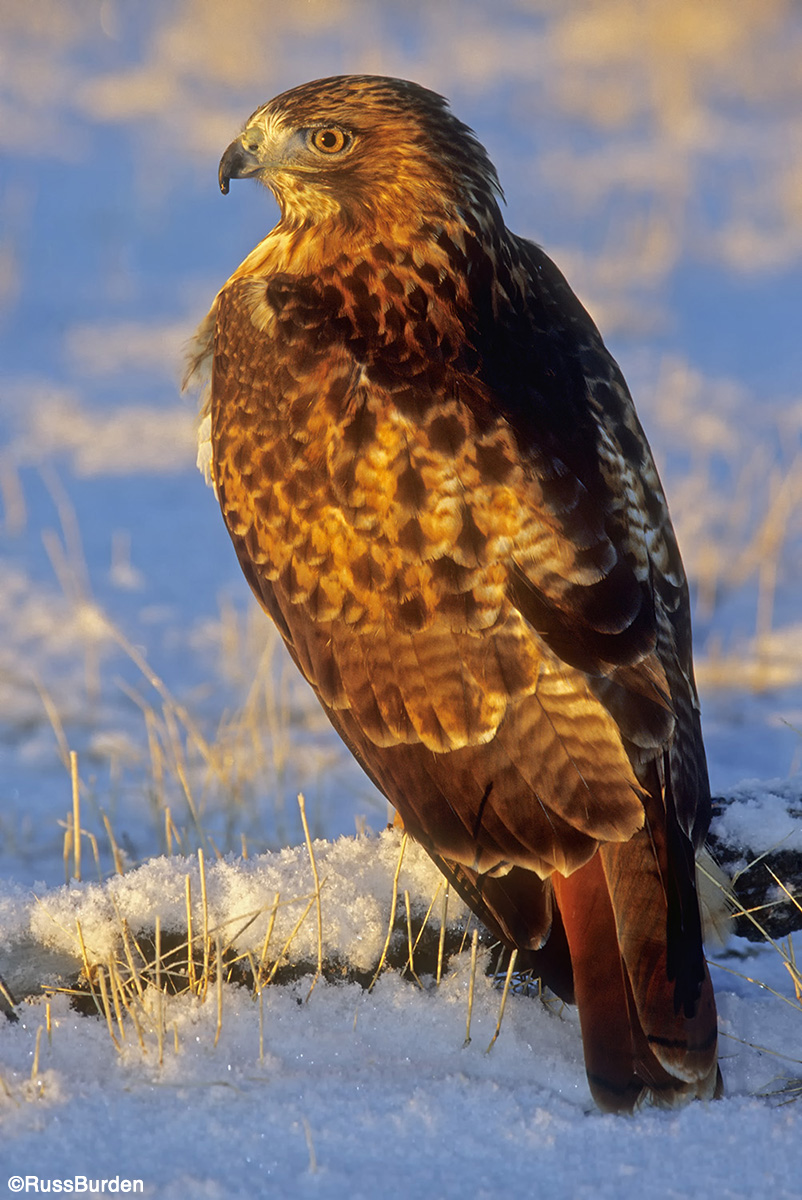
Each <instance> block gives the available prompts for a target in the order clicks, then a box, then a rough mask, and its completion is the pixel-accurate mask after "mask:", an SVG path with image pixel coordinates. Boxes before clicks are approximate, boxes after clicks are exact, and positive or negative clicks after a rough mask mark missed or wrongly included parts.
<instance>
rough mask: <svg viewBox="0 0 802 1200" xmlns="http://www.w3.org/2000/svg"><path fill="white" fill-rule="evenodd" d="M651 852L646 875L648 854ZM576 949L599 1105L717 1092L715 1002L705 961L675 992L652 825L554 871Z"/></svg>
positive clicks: (661, 1101)
mask: <svg viewBox="0 0 802 1200" xmlns="http://www.w3.org/2000/svg"><path fill="white" fill-rule="evenodd" d="M650 856H651V867H650V869H649V870H647V871H646V873H645V874H644V872H643V863H644V861H648V859H649V857H650ZM552 883H553V885H554V891H555V896H556V899H557V903H558V905H559V908H560V912H561V914H562V921H563V924H564V926H565V932H566V935H567V939H568V945H569V947H570V951H571V960H572V964H573V972H574V986H575V992H576V1002H577V1005H578V1008H579V1018H580V1024H581V1027H582V1040H583V1043H584V1049H585V1064H586V1067H587V1073H588V1081H589V1083H590V1087H591V1091H592V1093H593V1097H594V1099H595V1101H596V1103H597V1104H598V1106H599V1107H600V1108H601V1109H603V1110H605V1111H608V1112H631V1111H632V1110H633V1109H635V1108H636V1107H638V1106H640V1105H641V1104H644V1103H651V1104H655V1105H658V1106H661V1107H668V1108H670V1107H675V1106H678V1105H680V1104H684V1103H685V1102H686V1101H688V1100H691V1099H694V1098H697V1097H698V1098H700V1099H712V1098H713V1097H714V1096H715V1095H717V1094H718V1093H719V1091H720V1086H721V1085H720V1076H719V1074H718V1068H717V1064H716V1010H715V1002H714V998H713V989H712V985H711V983H710V977H709V975H708V973H707V968H706V966H705V964H704V959H703V957H702V951H701V938H700V937H699V938H698V939H696V940H697V941H698V948H697V946H696V945H695V944H694V940H693V939H691V940H690V944H689V945H688V947H686V950H687V953H689V954H690V956H691V960H692V965H691V968H690V970H691V972H695V971H696V969H697V968H696V965H695V961H693V960H695V958H696V955H697V950H698V956H699V959H700V962H701V967H700V978H699V983H698V988H697V989H696V995H695V997H694V999H693V1000H691V999H690V996H689V994H688V992H687V989H686V994H685V995H683V996H681V997H678V994H677V987H676V981H675V980H673V979H670V978H669V975H668V966H667V958H668V951H667V926H668V911H667V900H666V894H665V890H664V887H663V879H662V876H661V873H660V871H659V869H658V867H657V865H656V862H655V855H654V850H653V847H652V845H651V842H650V840H649V835H648V832H647V831H643V832H642V833H639V834H636V836H635V837H634V838H632V839H631V841H630V842H627V843H625V844H623V845H620V846H612V845H607V846H603V847H601V848H600V851H599V853H598V854H597V855H595V856H594V858H592V859H591V860H590V862H588V863H587V864H586V865H585V866H584V867H581V868H580V869H579V870H578V871H575V872H574V873H573V874H572V875H570V876H569V877H567V878H566V877H564V876H558V875H553V876H552Z"/></svg>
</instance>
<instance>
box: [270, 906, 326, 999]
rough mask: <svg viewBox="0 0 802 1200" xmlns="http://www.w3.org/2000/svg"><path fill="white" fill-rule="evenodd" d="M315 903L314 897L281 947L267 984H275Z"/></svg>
mask: <svg viewBox="0 0 802 1200" xmlns="http://www.w3.org/2000/svg"><path fill="white" fill-rule="evenodd" d="M314 903H315V897H314V896H312V898H311V900H310V901H309V903H308V904H307V906H306V908H305V909H304V911H303V912H302V913H301V915H300V917H299V918H298V920H297V921H296V922H295V924H294V926H293V928H292V932H291V933H290V936H289V937H288V938H287V940H286V942H285V943H284V945H283V946H282V947H281V950H280V952H279V956H278V958H277V959H276V961H275V962H274V963H273V967H272V969H271V971H270V974H269V975H268V977H267V982H268V983H272V982H273V980H274V979H275V976H276V971H278V969H279V967H280V966H281V963H282V961H283V959H284V956H285V954H286V953H287V951H288V950H289V948H290V946H291V945H292V943H293V941H294V940H295V935H296V934H297V932H298V930H299V929H300V928H301V926H302V925H303V923H304V921H305V920H306V918H307V916H308V914H309V912H310V911H311V908H312V905H313V904H314Z"/></svg>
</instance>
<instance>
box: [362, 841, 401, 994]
mask: <svg viewBox="0 0 802 1200" xmlns="http://www.w3.org/2000/svg"><path fill="white" fill-rule="evenodd" d="M408 836H409V835H408V834H407V833H405V834H404V835H403V836H402V838H401V848H400V850H399V851H398V862H397V863H396V867H395V874H394V875H393V894H392V898H391V900H390V920H389V922H388V925H387V937H386V938H385V939H384V946H383V947H382V952H381V956H380V958H379V965H378V966H377V968H376V973H375V974H374V976H373V978H372V979H371V981H370V985H369V987H368V993H370V992H372V991H373V988H374V986H375V984H376V980H377V979H378V978H379V975H380V974H381V971H382V967H383V966H384V962H385V959H386V958H387V951H388V950H389V949H390V940H391V938H392V936H393V928H394V927H395V909H396V904H397V903H398V877H399V875H400V874H401V863H402V862H403V861H404V851H405V850H406V848H407V838H408Z"/></svg>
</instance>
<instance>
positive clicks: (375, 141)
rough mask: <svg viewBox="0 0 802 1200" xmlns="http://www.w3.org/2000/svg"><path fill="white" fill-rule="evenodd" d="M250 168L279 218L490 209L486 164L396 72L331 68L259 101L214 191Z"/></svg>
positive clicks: (468, 138)
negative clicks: (333, 71)
mask: <svg viewBox="0 0 802 1200" xmlns="http://www.w3.org/2000/svg"><path fill="white" fill-rule="evenodd" d="M251 176H255V177H256V178H258V179H260V180H261V181H262V182H263V183H265V184H266V185H267V186H268V187H269V188H270V189H271V191H272V192H273V193H274V195H275V197H276V199H277V201H278V203H279V205H280V207H281V210H282V215H283V217H284V219H285V220H286V221H289V222H291V223H292V224H310V223H314V222H316V221H319V220H321V219H324V218H326V217H328V216H335V217H336V216H339V217H342V218H343V219H344V220H346V221H347V222H348V223H349V224H355V225H360V224H363V223H368V224H371V223H372V218H373V219H375V217H376V215H377V214H378V213H382V214H383V215H384V218H385V219H386V215H387V214H388V213H393V214H395V215H396V216H397V218H398V219H399V220H404V218H406V217H409V216H415V217H417V216H421V217H424V218H425V217H426V216H432V215H436V214H437V215H439V214H441V213H442V212H443V210H444V209H445V211H446V212H447V214H448V215H449V216H450V217H452V218H453V217H454V216H455V215H457V214H458V213H459V211H460V210H461V209H470V210H472V211H474V212H475V211H477V210H483V209H486V208H487V206H488V205H489V206H492V207H495V204H496V201H495V194H500V187H499V183H498V178H497V176H496V172H495V169H494V167H493V164H492V163H491V162H490V159H489V158H488V156H487V153H486V152H485V150H484V148H483V147H482V146H481V145H480V143H479V142H478V141H477V139H476V136H475V135H474V134H473V132H472V131H471V130H470V129H469V128H468V126H467V125H463V123H462V122H461V121H458V120H457V118H456V117H455V116H454V115H453V113H451V111H450V110H449V108H448V105H447V103H446V101H445V100H444V99H443V97H442V96H438V95H437V94H436V93H435V92H430V91H428V90H427V89H426V88H423V87H420V85H419V84H416V83H409V82H407V81H406V80H403V79H386V78H383V77H382V76H374V75H339V76H334V77H332V78H330V79H320V80H316V81H315V82H313V83H307V84H304V85H303V86H301V87H297V88H293V89H292V90H291V91H289V92H284V93H282V95H280V96H277V97H276V98H275V99H274V100H271V101H270V102H269V103H268V104H265V105H263V106H262V107H261V108H258V109H257V110H256V112H255V113H254V114H253V115H252V116H251V117H250V118H249V119H248V122H247V124H246V125H245V128H244V130H243V131H242V133H241V134H240V136H239V137H238V138H236V139H235V141H233V142H232V143H231V145H230V146H229V147H228V149H227V150H226V152H225V154H224V155H223V157H222V160H221V162H220V172H219V179H220V189H221V191H222V192H223V193H226V192H227V191H228V184H229V180H231V179H242V178H246V177H251Z"/></svg>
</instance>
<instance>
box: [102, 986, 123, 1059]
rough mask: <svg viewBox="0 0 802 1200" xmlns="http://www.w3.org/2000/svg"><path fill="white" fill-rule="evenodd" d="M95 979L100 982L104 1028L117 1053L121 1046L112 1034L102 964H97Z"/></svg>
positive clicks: (112, 1027)
mask: <svg viewBox="0 0 802 1200" xmlns="http://www.w3.org/2000/svg"><path fill="white" fill-rule="evenodd" d="M97 979H98V983H99V984H100V997H101V1000H102V1001H103V1013H104V1015H105V1017H106V1028H107V1029H108V1031H109V1037H110V1038H111V1040H112V1044H113V1045H114V1049H115V1050H116V1051H117V1053H118V1054H119V1053H120V1051H121V1049H122V1047H121V1046H120V1043H119V1042H118V1041H117V1038H116V1037H115V1034H114V1022H113V1020H112V1015H111V1004H110V1002H109V990H108V988H107V987H106V972H105V971H104V970H103V966H102V965H99V966H98V969H97Z"/></svg>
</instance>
